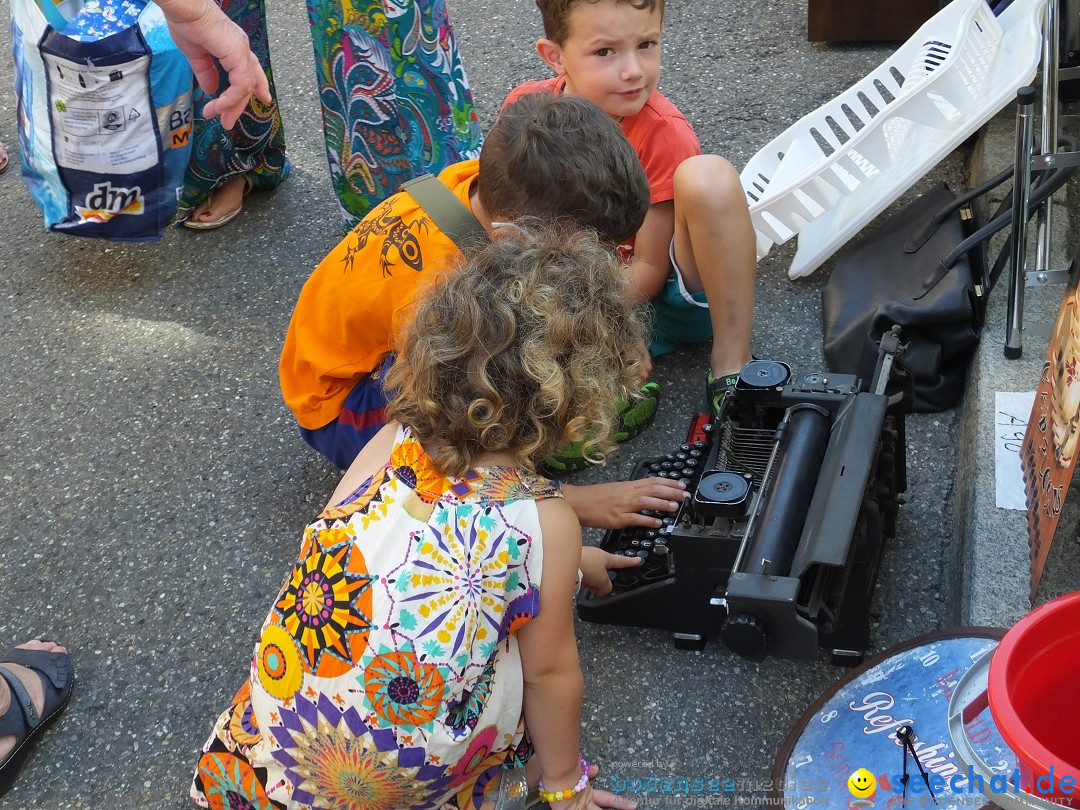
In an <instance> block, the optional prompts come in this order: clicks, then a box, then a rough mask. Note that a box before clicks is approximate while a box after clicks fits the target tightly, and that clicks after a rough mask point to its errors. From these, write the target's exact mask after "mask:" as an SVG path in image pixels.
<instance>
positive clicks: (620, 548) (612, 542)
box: [600, 425, 712, 593]
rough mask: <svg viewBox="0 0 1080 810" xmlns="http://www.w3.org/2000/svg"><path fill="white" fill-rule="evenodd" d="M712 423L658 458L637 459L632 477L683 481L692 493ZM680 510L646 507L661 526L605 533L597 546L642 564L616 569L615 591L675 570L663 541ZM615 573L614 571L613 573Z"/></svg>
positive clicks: (661, 577) (705, 456)
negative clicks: (659, 520) (657, 509)
mask: <svg viewBox="0 0 1080 810" xmlns="http://www.w3.org/2000/svg"><path fill="white" fill-rule="evenodd" d="M711 427H712V426H711V425H705V426H704V430H702V431H701V432H700V433H699V434H698V436H699V438H696V439H695V440H693V441H688V442H685V443H683V444H680V445H679V446H678V447H676V448H674V449H673V450H672V451H671V452H670V453H667V454H665V455H663V456H661V457H659V458H648V459H644V460H643V461H640V462H638V464H637V466H636V467H635V468H634V472H633V474H632V475H631V476H630V478H631V480H635V479H640V478H651V477H660V478H671V479H673V480H676V481H682V482H683V483H684V484H686V489H687V491H688V492H693V491H694V488H695V487H696V486H697V483H698V480H699V479H700V478H701V473H702V471H703V469H704V468H705V465H706V463H707V461H708V456H709V442H708V432H709V429H710V428H711ZM685 508H686V507H685V506H683V507H680V511H679V512H657V511H653V510H651V509H650V510H645V511H644V512H642V514H643V515H648V516H650V517H655V518H659V519H661V520H662V521H663V522H664V525H663V526H662V527H660V528H659V529H653V528H645V527H642V526H634V527H630V528H626V529H613V530H610V531H608V532H607V533H605V535H604V539H603V540H602V541H601V543H600V547H601V548H603V549H604V550H605V551H609V552H611V553H612V554H621V555H623V556H626V557H640V558H641V560H642V564H641V565H640V566H637V567H635V568H623V569H619V571H618V572H617V576H616V577H615V578H614V579H613V580H612V586H613V589H614V592H616V593H618V592H621V591H627V590H632V589H634V588H638V587H641V586H642V585H647V584H649V583H652V582H659V581H661V580H664V579H667V578H669V577H670V576H671V575H672V574H673V573H674V571H673V570H672V568H671V565H670V561H669V558H668V556H669V555H668V547H667V545H665V543H664V541H665V539H666V537H667V534H668V533H669V531H670V527H671V526H674V525H675V523H676V521H677V520H678V519H679V515H680V514H681V510H682V509H685ZM612 573H613V574H615V573H616V572H612Z"/></svg>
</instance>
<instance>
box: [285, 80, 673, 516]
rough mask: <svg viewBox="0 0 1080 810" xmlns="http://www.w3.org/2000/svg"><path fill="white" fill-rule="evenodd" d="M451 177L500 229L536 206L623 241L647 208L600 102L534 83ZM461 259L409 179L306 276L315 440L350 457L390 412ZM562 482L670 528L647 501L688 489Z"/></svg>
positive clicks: (571, 498) (304, 375)
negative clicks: (392, 392) (425, 309)
mask: <svg viewBox="0 0 1080 810" xmlns="http://www.w3.org/2000/svg"><path fill="white" fill-rule="evenodd" d="M567 144H573V145H574V146H575V147H576V148H574V149H572V150H567V148H566V147H567ZM439 179H440V180H441V181H442V182H443V183H444V184H445V185H446V186H447V187H448V188H449V189H450V190H451V192H452V193H453V194H454V195H455V196H457V197H458V199H459V200H460V201H461V202H462V204H463V205H465V206H466V207H467V208H468V209H469V210H470V211H472V213H473V215H474V216H475V217H476V218H477V219H478V220H479V222H480V224H481V225H482V226H483V227H484V229H485V230H487V231H488V233H489V234H492V235H494V234H496V232H497V230H498V229H499V227H501V226H503V225H505V224H506V222H508V221H512V220H514V219H516V218H520V217H523V216H529V217H536V218H539V219H541V220H544V221H546V222H557V221H563V222H572V223H575V224H577V225H580V226H586V227H590V228H592V229H593V230H595V231H596V232H597V233H598V234H599V236H600V239H601V241H603V242H605V243H607V244H609V245H612V246H614V245H617V244H618V243H619V242H620V241H621V240H623V239H625V238H626V237H627V236H628V235H629V234H632V233H634V231H635V230H636V229H637V228H638V227H639V226H640V225H641V222H642V220H643V218H644V217H645V212H646V210H647V207H648V203H647V196H648V191H647V184H646V179H645V175H644V172H643V171H642V169H641V165H640V164H639V162H638V161H637V158H636V156H635V154H634V151H633V149H631V148H630V145H629V144H628V143H627V141H626V139H625V138H624V137H623V136H622V134H621V133H620V132H619V129H618V127H616V126H615V125H614V124H612V122H611V121H610V119H608V118H607V116H605V115H604V114H603V112H602V111H601V110H599V109H597V107H596V105H594V104H592V103H591V102H588V101H586V100H584V99H581V98H573V97H569V96H566V97H560V96H550V95H545V96H540V95H533V96H530V97H529V98H527V99H523V100H522V101H521V102H520V103H518V104H514V105H512V106H511V107H509V108H507V109H506V110H504V111H503V113H502V115H500V116H499V120H498V121H497V122H496V124H495V126H494V127H492V129H491V131H490V132H488V134H487V137H486V138H485V141H484V147H483V150H482V151H481V154H480V159H479V161H476V160H469V161H463V162H461V163H456V164H454V165H452V166H449V167H447V168H446V169H445V170H443V172H442V173H440V175H439ZM460 259H461V252H460V251H459V249H458V247H457V245H455V244H454V242H453V241H452V240H451V239H450V237H449V236H447V235H446V234H445V233H443V232H442V231H441V230H440V229H439V227H438V226H437V225H436V224H435V222H434V221H432V220H431V218H430V217H429V216H428V215H427V214H426V212H425V211H424V210H423V209H422V208H421V207H420V206H419V205H418V204H417V203H416V201H415V200H414V199H413V198H412V196H411V195H410V194H409V193H408V192H406V191H402V192H398V193H397V194H395V195H394V196H392V197H390V198H389V199H387V200H386V201H384V202H383V203H381V204H380V205H378V206H376V207H375V208H374V209H373V210H372V211H371V212H369V213H368V215H367V216H365V217H364V219H363V220H362V221H361V222H360V224H359V225H357V226H356V228H354V229H353V231H352V232H351V233H350V234H349V235H348V236H346V237H345V239H343V240H342V241H341V243H340V244H338V246H337V247H336V248H334V250H333V251H331V253H330V255H328V256H327V257H326V258H325V259H323V261H322V262H321V263H320V264H319V266H318V267H317V268H316V269H315V271H314V272H313V273H312V274H311V277H310V278H308V280H307V282H306V283H305V285H304V288H303V290H302V291H301V292H300V298H299V300H298V301H297V303H296V308H295V309H294V311H293V315H292V319H291V321H290V323H289V329H288V333H287V334H286V336H285V345H284V348H283V349H282V354H281V362H280V364H279V376H280V380H281V390H282V394H283V396H284V398H285V403H286V405H288V406H289V408H290V409H291V410H292V412H293V414H294V415H295V416H296V420H297V422H298V424H299V426H300V433H301V435H302V436H303V438H304V440H305V441H306V442H307V443H308V444H310V445H311V446H312V447H314V448H315V449H316V450H318V451H319V452H320V453H322V454H323V455H324V456H326V457H327V458H328V459H330V460H331V461H332V462H334V463H335V464H336V465H337V466H339V467H342V468H345V467H348V466H349V465H350V464H351V463H352V461H353V459H354V458H355V457H356V455H357V453H358V452H359V451H360V449H361V448H362V447H363V446H364V445H365V444H366V443H367V442H368V441H369V440H370V439H371V438H372V437H373V436H374V435H375V434H376V433H377V432H378V430H379V429H380V428H381V427H382V426H383V425H384V424H385V423H386V418H385V415H384V408H385V406H386V403H387V401H388V397H387V393H386V392H385V391H384V390H383V386H382V375H383V374H384V373H385V371H386V370H387V369H388V368H389V365H390V363H391V362H392V359H393V355H392V351H393V350H394V348H395V347H394V343H393V337H394V333H395V331H396V329H397V328H398V327H399V326H401V325H402V323H403V319H406V318H409V317H411V312H410V308H411V305H412V302H413V299H414V297H415V295H416V291H417V288H418V286H419V285H420V284H421V283H423V279H424V278H425V277H430V276H432V275H434V274H437V273H439V272H441V271H444V270H448V269H452V268H453V266H454V265H455V264H456V263H457V262H458V261H459V260H460ZM633 348H634V347H627V350H628V351H630V350H632V349H633ZM653 405H655V402H653ZM625 418H626V417H624V419H625ZM563 493H564V496H565V498H566V501H567V503H569V504H570V505H571V507H572V508H573V509H574V511H575V513H576V514H577V516H578V519H579V520H580V521H581V523H582V525H585V526H593V527H597V528H615V527H622V526H628V525H640V526H648V527H659V526H660V525H661V521H660V520H659V519H657V518H654V517H649V516H645V515H642V514H640V511H641V510H660V511H674V510H675V509H677V508H678V505H679V503H681V502H682V500H683V498H684V497H685V488H684V487H682V486H681V485H679V484H678V483H677V482H674V481H670V480H668V479H663V478H648V479H642V480H638V481H628V482H618V483H613V484H594V485H591V486H580V487H578V486H569V485H564V488H563Z"/></svg>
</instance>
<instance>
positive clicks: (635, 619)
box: [577, 352, 906, 665]
mask: <svg viewBox="0 0 1080 810" xmlns="http://www.w3.org/2000/svg"><path fill="white" fill-rule="evenodd" d="M882 357H883V358H884V361H885V362H884V365H885V366H886V367H885V368H884V371H883V372H882V365H883V363H882V362H881V361H879V373H878V374H877V375H875V381H874V384H873V385H872V386H871V390H870V391H866V392H863V391H860V384H859V380H858V379H857V378H855V377H853V376H849V375H844V374H826V373H822V372H810V373H796V372H794V371H793V370H792V369H791V367H790V366H788V365H787V364H786V363H782V362H777V361H767V360H755V361H753V362H751V363H749V364H748V365H747V366H746V367H745V368H743V370H742V373H741V374H740V376H739V379H738V382H737V384H736V386H735V389H734V392H733V393H731V394H729V395H727V396H726V397H725V400H724V402H723V405H722V407H721V412H720V414H719V415H718V416H717V417H716V418H715V419H713V420H710V418H709V416H708V415H704V414H703V415H698V416H695V417H693V418H692V419H691V422H690V426H689V429H688V431H687V435H686V437H685V441H683V442H682V443H681V444H679V445H678V446H676V447H675V448H673V450H672V451H671V452H670V453H667V454H666V455H664V456H663V457H659V458H649V459H644V460H642V461H640V462H639V463H638V464H637V465H636V467H635V469H634V472H633V475H632V477H634V478H642V477H646V476H663V477H669V478H674V479H678V480H683V481H684V482H685V483H686V484H687V488H688V490H689V491H690V492H692V496H691V497H690V498H688V499H687V500H686V501H685V502H684V504H683V506H682V507H681V508H680V510H679V511H678V513H676V514H673V515H672V514H668V513H653V516H654V517H659V518H661V519H663V521H664V525H663V527H662V528H660V529H642V528H632V529H622V530H612V531H608V532H607V533H606V534H605V535H604V537H603V540H602V541H601V547H602V548H604V549H605V550H607V551H610V552H613V553H615V554H623V555H627V556H636V557H640V558H641V559H642V564H641V565H640V566H637V567H634V568H630V569H621V570H620V571H619V573H618V575H617V576H616V577H615V578H614V579H613V583H612V584H613V590H612V592H611V593H610V594H608V595H606V596H602V597H596V596H593V595H591V594H589V593H587V592H582V594H580V595H579V597H578V600H577V609H578V615H579V616H580V617H581V618H582V619H583V620H585V621H590V622H602V623H606V624H617V625H628V626H633V627H650V628H658V629H664V630H670V631H672V632H673V633H674V639H675V644H676V646H678V647H682V648H688V649H700V648H701V647H702V646H703V645H704V644H705V642H706V641H707V640H709V639H718V640H719V641H721V642H722V643H723V644H725V645H726V646H727V647H729V648H730V649H731V650H733V651H734V652H736V653H739V654H740V655H743V656H745V657H747V658H750V659H753V660H760V659H762V658H763V657H764V656H766V655H772V656H777V657H781V658H794V659H812V658H816V657H817V656H818V655H819V650H820V649H824V650H826V651H828V652H829V653H831V655H832V660H833V661H834V663H838V664H842V665H855V664H857V663H859V662H860V661H861V660H862V658H863V655H864V653H865V652H866V650H867V648H868V646H869V609H870V601H871V597H872V595H873V590H874V582H875V579H876V576H877V570H878V563H879V562H880V559H881V554H882V550H883V548H884V545H885V543H886V542H887V541H888V540H890V539H891V538H892V537H893V536H894V535H895V531H896V517H897V509H898V502H899V500H898V497H899V493H901V492H903V491H904V489H905V488H906V479H905V473H906V465H905V456H904V449H905V441H904V423H903V411H904V402H903V396H902V395H900V394H894V395H892V396H890V395H887V393H886V392H885V388H886V385H882V384H878V379H879V378H882V373H884V378H883V379H885V380H886V381H887V382H888V381H889V379H890V369H889V368H888V366H889V365H890V364H891V360H892V356H891V355H887V354H886V353H885V352H883V353H882ZM900 368H901V366H900V365H899V364H898V365H897V366H896V367H895V368H894V369H893V371H894V372H895V371H899V369H900ZM646 514H648V513H646Z"/></svg>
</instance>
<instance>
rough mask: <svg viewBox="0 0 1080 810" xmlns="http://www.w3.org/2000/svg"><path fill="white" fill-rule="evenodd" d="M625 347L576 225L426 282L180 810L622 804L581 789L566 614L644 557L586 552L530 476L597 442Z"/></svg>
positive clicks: (609, 421) (626, 378) (602, 258)
mask: <svg viewBox="0 0 1080 810" xmlns="http://www.w3.org/2000/svg"><path fill="white" fill-rule="evenodd" d="M641 335H642V331H641V326H640V324H639V323H638V321H637V320H636V319H635V317H634V315H633V312H632V310H631V305H630V302H629V297H628V295H627V294H626V284H625V283H624V281H623V274H622V272H621V270H620V268H619V267H618V266H617V263H616V261H615V259H614V258H613V256H612V255H611V253H610V251H609V250H606V249H605V248H604V247H602V246H601V245H600V244H599V242H598V240H597V239H596V237H595V235H594V234H591V233H590V232H584V231H580V230H579V231H576V232H568V233H565V234H552V233H548V234H541V235H536V236H534V235H533V234H530V233H528V232H527V231H517V232H514V235H506V236H504V237H503V238H499V239H496V240H495V241H494V242H493V243H492V244H491V245H489V246H488V247H486V248H485V249H483V251H482V252H480V253H479V254H478V255H476V256H475V258H474V259H473V260H472V261H470V262H469V264H468V265H466V266H465V267H463V268H461V269H460V270H457V271H455V272H452V273H448V274H446V276H445V278H443V279H441V280H440V282H439V283H437V284H429V285H427V286H426V291H425V293H424V294H423V295H422V297H421V302H420V304H419V306H418V309H417V311H416V314H415V318H414V319H413V320H412V322H411V324H410V325H409V327H408V331H407V334H406V336H405V337H404V339H403V340H402V341H401V342H400V344H399V345H400V347H401V350H400V351H399V353H398V354H397V358H396V360H395V362H394V364H393V366H392V367H391V369H390V370H389V372H388V375H387V384H388V385H389V386H390V387H391V388H392V389H393V390H394V392H395V396H394V398H393V400H392V401H391V402H390V404H389V405H388V412H387V415H388V417H389V418H390V419H391V421H390V422H388V423H387V425H386V426H385V427H384V428H383V429H382V430H381V431H380V432H379V433H378V435H377V436H376V437H375V438H374V439H373V440H372V441H371V442H369V443H368V445H367V446H366V447H365V448H364V449H363V450H362V451H361V453H360V454H359V455H358V456H357V458H356V460H355V461H354V462H353V464H352V466H351V467H350V468H349V470H348V471H347V472H346V473H345V475H344V477H343V478H342V480H341V483H340V484H339V486H338V488H337V490H336V491H335V493H334V495H333V496H332V498H331V500H330V503H329V505H328V506H327V507H326V508H325V510H324V511H323V512H322V514H321V515H320V516H319V518H318V519H317V520H316V521H315V522H313V523H312V524H311V525H309V526H308V527H307V529H306V531H305V532H304V538H303V542H302V545H301V548H300V555H299V559H298V561H297V562H296V564H295V566H294V567H293V569H292V571H291V572H290V573H289V575H288V576H287V577H286V580H285V584H284V585H283V586H282V588H281V591H280V592H279V594H278V596H277V598H276V599H275V600H274V601H273V604H272V605H271V607H270V612H269V615H268V617H267V619H266V621H265V623H264V625H263V627H262V631H261V636H260V639H259V641H258V643H257V645H256V648H255V654H254V658H253V661H252V666H251V672H250V675H249V677H248V679H247V681H246V682H245V683H244V685H243V687H242V688H241V689H240V690H239V692H237V694H236V696H235V698H234V699H233V702H232V705H231V706H230V707H229V709H227V710H226V711H225V712H224V713H223V714H222V715H221V717H220V718H219V720H218V722H217V724H216V726H215V727H214V730H213V733H212V735H211V737H210V739H209V742H208V743H207V745H206V747H205V749H204V753H203V754H202V756H201V757H200V759H199V762H198V766H197V769H196V772H195V777H194V782H193V786H192V797H193V798H194V800H195V801H196V803H198V804H200V805H203V806H213V807H220V806H222V797H224V796H228V797H229V799H228V801H227V802H226V804H227V805H228V806H239V804H241V803H242V804H244V806H250V807H260V808H271V807H278V808H281V807H289V808H292V807H310V806H315V807H370V808H398V809H399V810H405V809H406V808H437V807H451V808H461V809H462V810H464V809H465V808H479V807H480V806H481V805H483V804H485V802H486V803H487V804H486V807H485V810H487V809H488V808H490V807H492V806H494V803H495V799H496V796H497V795H498V791H499V790H500V788H502V789H503V790H506V789H507V785H508V784H510V775H509V773H510V770H511V769H518V768H520V767H523V766H524V767H525V771H524V776H525V779H524V780H522V782H520V783H517V784H519V785H524V784H527V785H528V786H529V787H530V788H531V789H532V790H534V791H536V790H538V791H539V797H540V798H541V799H544V800H545V801H547V802H549V803H550V804H551V806H552V807H553V808H555V810H566V809H567V808H573V809H574V810H582V809H583V808H596V807H630V806H632V803H630V802H627V801H626V800H625V799H622V798H620V797H616V796H613V795H611V794H609V793H606V792H604V791H596V790H593V789H592V787H591V786H590V784H589V776H590V774H591V773H593V771H591V770H590V768H589V766H588V764H586V762H585V760H584V759H583V758H582V757H581V752H580V749H579V729H580V710H581V700H582V692H583V680H582V674H581V670H580V667H579V664H578V657H577V649H576V644H575V639H574V626H573V616H572V604H571V603H572V599H573V595H574V590H575V587H576V585H577V582H578V579H579V578H583V581H584V584H585V586H586V587H590V588H592V589H594V590H596V591H597V592H598V593H603V592H605V591H607V590H610V587H611V584H610V581H609V579H608V572H607V567H612V568H614V567H623V566H629V565H634V564H636V563H637V562H638V561H637V560H636V559H634V560H631V559H629V558H621V557H615V556H613V555H609V554H607V553H605V552H602V551H600V550H599V549H597V548H586V549H584V550H583V549H582V546H581V530H580V527H579V525H578V522H577V519H576V518H575V516H574V513H573V512H572V511H571V510H570V508H569V507H568V506H567V505H566V503H565V502H564V501H563V500H562V497H561V493H560V489H559V486H558V484H557V483H555V482H553V481H550V480H547V479H545V478H542V477H540V476H538V475H537V473H536V472H535V469H536V464H537V462H538V461H539V460H541V459H543V458H544V457H545V456H547V455H548V454H550V453H551V452H553V451H554V450H555V449H556V448H558V447H560V446H562V445H563V444H565V443H566V442H567V441H583V442H584V443H585V446H586V449H587V452H590V453H592V454H594V455H596V456H598V457H602V456H603V454H604V453H605V452H607V451H608V450H609V449H610V445H611V433H612V430H613V428H614V424H613V422H614V416H613V414H612V412H611V403H612V402H613V401H614V400H615V399H616V398H618V397H619V396H625V395H626V394H627V392H628V391H630V390H632V389H633V388H634V387H635V386H636V385H637V379H638V374H639V371H640V369H639V368H638V362H640V361H635V360H632V359H631V357H630V356H629V355H627V353H626V351H625V347H626V345H627V344H628V343H629V342H632V341H635V340H638V339H640V338H641ZM579 569H580V572H581V573H579ZM526 763H527V765H526ZM513 775H514V776H521V775H522V773H521V772H520V771H516V772H515V773H514V774H513ZM504 777H505V781H504ZM522 792H523V793H524V791H522ZM521 806H524V805H523V804H522V805H521Z"/></svg>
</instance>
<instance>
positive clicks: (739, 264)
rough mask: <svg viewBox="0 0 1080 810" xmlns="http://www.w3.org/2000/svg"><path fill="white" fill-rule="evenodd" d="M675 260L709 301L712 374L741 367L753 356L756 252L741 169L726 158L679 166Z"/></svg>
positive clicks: (712, 157) (690, 286)
mask: <svg viewBox="0 0 1080 810" xmlns="http://www.w3.org/2000/svg"><path fill="white" fill-rule="evenodd" d="M675 261H676V262H677V263H678V265H679V269H680V271H682V276H683V282H684V283H685V284H686V287H687V289H688V290H689V291H691V292H694V291H697V290H704V291H705V298H706V299H707V300H708V302H709V318H710V320H711V321H712V328H713V344H712V353H711V354H710V357H709V361H710V366H711V370H712V372H713V375H714V376H716V377H720V376H721V375H724V374H731V373H732V372H736V371H738V370H739V369H741V368H742V367H743V366H744V365H746V364H747V363H749V362H750V360H751V356H750V330H751V328H752V327H753V319H754V283H755V277H754V276H755V271H756V270H757V253H756V248H755V242H754V226H753V225H752V224H751V222H750V209H749V208H748V207H747V203H746V194H745V193H744V192H743V189H742V184H741V183H740V182H739V173H738V172H737V171H735V167H734V166H732V165H731V164H730V163H729V162H728V161H726V160H724V158H722V157H719V156H717V155H697V156H695V157H692V158H688V159H686V160H684V161H683V162H682V164H681V165H680V166H679V168H678V169H677V170H676V171H675Z"/></svg>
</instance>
